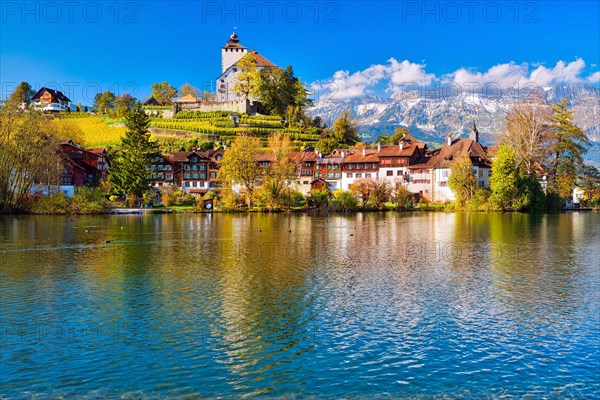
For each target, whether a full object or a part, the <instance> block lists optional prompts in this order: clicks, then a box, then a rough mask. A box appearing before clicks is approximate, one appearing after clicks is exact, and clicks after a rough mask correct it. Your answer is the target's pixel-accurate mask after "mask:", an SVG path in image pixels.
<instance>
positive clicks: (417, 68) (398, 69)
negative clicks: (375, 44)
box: [388, 58, 435, 85]
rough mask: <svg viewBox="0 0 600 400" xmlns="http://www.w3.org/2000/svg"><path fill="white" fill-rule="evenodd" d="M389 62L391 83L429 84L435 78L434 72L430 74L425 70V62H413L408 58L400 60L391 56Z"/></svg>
mask: <svg viewBox="0 0 600 400" xmlns="http://www.w3.org/2000/svg"><path fill="white" fill-rule="evenodd" d="M388 63H389V66H388V73H389V77H390V83H391V84H393V85H403V84H410V83H422V84H425V85H429V84H431V83H432V82H433V80H434V79H435V75H434V74H428V73H426V72H425V64H413V63H411V62H410V61H408V60H404V61H402V62H398V61H396V59H394V58H390V59H389V60H388Z"/></svg>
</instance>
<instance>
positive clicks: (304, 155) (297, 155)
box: [291, 151, 319, 162]
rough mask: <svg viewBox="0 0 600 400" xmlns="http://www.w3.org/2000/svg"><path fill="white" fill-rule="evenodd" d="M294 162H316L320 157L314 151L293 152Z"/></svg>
mask: <svg viewBox="0 0 600 400" xmlns="http://www.w3.org/2000/svg"><path fill="white" fill-rule="evenodd" d="M291 158H292V160H293V161H296V162H301V161H316V160H317V158H319V155H318V154H317V153H316V152H314V151H293V152H292V154H291Z"/></svg>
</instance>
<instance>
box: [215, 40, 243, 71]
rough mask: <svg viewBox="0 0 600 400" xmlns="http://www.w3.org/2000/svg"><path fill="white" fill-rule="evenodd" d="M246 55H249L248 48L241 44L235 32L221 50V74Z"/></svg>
mask: <svg viewBox="0 0 600 400" xmlns="http://www.w3.org/2000/svg"><path fill="white" fill-rule="evenodd" d="M246 53H248V48H247V47H246V46H243V45H241V44H240V40H239V39H238V36H237V34H236V33H235V31H234V32H233V33H232V34H231V36H230V37H229V40H228V41H227V43H226V44H225V46H223V47H222V48H221V73H223V72H225V70H226V69H227V68H229V67H230V66H232V65H233V64H235V63H236V62H238V61H239V60H240V59H241V58H242V57H244V56H245V55H246Z"/></svg>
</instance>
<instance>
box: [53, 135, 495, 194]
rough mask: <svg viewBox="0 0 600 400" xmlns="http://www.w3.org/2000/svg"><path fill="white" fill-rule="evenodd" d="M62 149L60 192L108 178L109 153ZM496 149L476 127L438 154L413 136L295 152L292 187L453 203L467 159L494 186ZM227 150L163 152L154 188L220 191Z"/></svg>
mask: <svg viewBox="0 0 600 400" xmlns="http://www.w3.org/2000/svg"><path fill="white" fill-rule="evenodd" d="M61 149H62V152H63V154H64V155H65V165H64V172H63V175H62V177H61V182H60V190H61V191H63V192H65V193H67V194H72V193H73V192H74V188H75V187H76V186H82V185H90V184H93V183H94V182H95V183H97V182H99V181H100V180H103V179H105V178H106V177H107V174H108V160H107V157H106V150H105V149H85V148H82V147H80V146H78V145H76V144H75V143H73V142H72V141H71V140H68V141H64V142H63V143H62V144H61ZM493 151H494V148H488V147H485V146H483V145H482V144H481V143H479V134H478V132H477V128H476V126H475V124H473V129H472V131H471V134H470V135H469V138H460V139H459V138H452V137H451V136H450V135H448V136H447V137H446V139H445V141H444V144H443V146H442V147H441V148H439V149H435V150H430V149H428V148H427V145H426V144H425V143H423V142H421V141H419V140H417V139H415V138H414V137H413V136H412V135H410V134H407V135H404V136H403V137H402V139H401V140H400V142H399V143H398V144H393V145H392V144H390V145H384V146H381V145H379V146H378V147H377V149H366V148H365V149H356V148H352V149H337V150H334V151H333V152H332V153H331V154H327V155H323V154H321V153H320V152H319V151H318V150H314V149H307V150H304V151H295V152H292V155H291V157H292V160H293V162H294V164H295V167H296V176H295V178H294V179H292V180H291V181H290V182H289V185H290V187H292V188H293V189H295V190H298V191H300V192H302V193H303V194H305V195H308V194H309V193H310V192H311V191H312V190H313V189H315V188H328V189H329V190H331V191H333V190H337V189H341V190H350V188H351V187H352V185H353V184H354V183H355V182H356V181H357V180H359V179H373V180H376V181H383V180H385V181H388V182H389V183H390V186H392V187H397V186H399V185H401V186H404V187H406V189H407V190H408V191H410V192H412V193H415V194H418V195H419V196H420V197H424V198H427V199H429V200H431V201H446V200H450V201H452V200H454V199H455V197H454V194H453V192H452V190H451V189H450V187H449V184H448V181H449V177H450V169H451V167H452V164H453V163H454V162H455V161H456V160H458V159H460V158H462V157H468V158H469V159H470V160H471V163H472V164H473V172H474V174H475V177H476V181H477V185H478V186H479V187H489V182H490V181H489V178H490V176H491V156H492V155H493ZM225 152H226V150H223V149H219V150H194V151H179V152H175V153H173V154H161V155H159V156H157V157H155V158H154V159H153V160H152V163H151V164H150V165H148V166H146V171H147V177H148V180H149V182H150V186H151V187H152V188H155V189H158V190H160V188H162V187H167V186H174V187H177V188H179V189H181V190H182V191H183V192H184V193H189V194H193V195H201V194H204V193H206V192H208V191H209V190H215V189H217V188H218V187H219V184H218V181H217V179H218V170H219V163H220V161H221V160H222V158H223V156H224V154H225ZM272 162H273V154H272V153H271V152H265V153H262V154H261V155H260V156H259V157H258V158H257V160H256V163H257V168H265V169H267V168H268V167H269V165H270V164H271V163H272ZM236 189H237V190H240V189H241V188H238V187H234V190H236Z"/></svg>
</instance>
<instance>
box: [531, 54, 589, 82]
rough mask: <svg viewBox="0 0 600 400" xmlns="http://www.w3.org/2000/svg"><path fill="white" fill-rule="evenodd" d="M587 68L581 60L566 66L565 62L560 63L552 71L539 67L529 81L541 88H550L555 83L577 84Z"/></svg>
mask: <svg viewBox="0 0 600 400" xmlns="http://www.w3.org/2000/svg"><path fill="white" fill-rule="evenodd" d="M584 68H585V61H583V60H582V59H581V58H578V59H577V60H575V61H573V62H570V63H568V64H565V62H564V61H562V60H561V61H559V62H557V63H556V66H555V67H554V68H552V69H550V68H546V67H544V66H539V67H538V68H537V69H535V70H534V71H533V72H532V73H531V75H530V76H529V79H530V81H531V82H535V83H536V84H538V85H540V86H548V85H551V84H553V83H559V82H560V83H577V82H581V81H582V79H581V77H580V75H581V73H582V72H583V69H584Z"/></svg>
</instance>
